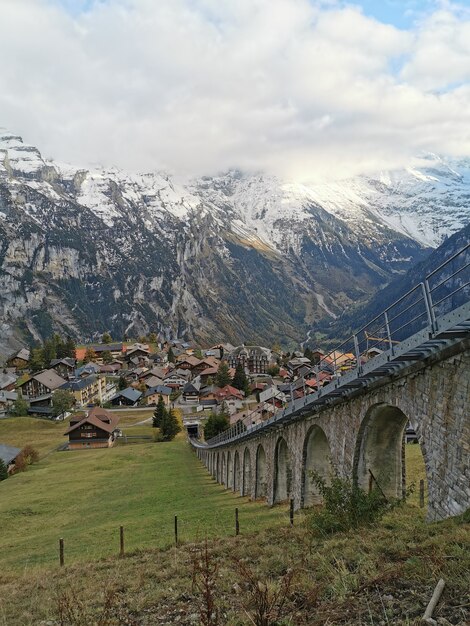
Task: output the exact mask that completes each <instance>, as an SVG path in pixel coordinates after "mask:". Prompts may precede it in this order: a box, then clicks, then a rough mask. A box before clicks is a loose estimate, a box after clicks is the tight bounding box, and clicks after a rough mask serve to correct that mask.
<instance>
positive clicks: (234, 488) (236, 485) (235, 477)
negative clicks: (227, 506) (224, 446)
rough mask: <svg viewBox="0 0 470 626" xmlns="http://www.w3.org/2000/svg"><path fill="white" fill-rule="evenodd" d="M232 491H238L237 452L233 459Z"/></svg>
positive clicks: (238, 461) (238, 463)
mask: <svg viewBox="0 0 470 626" xmlns="http://www.w3.org/2000/svg"><path fill="white" fill-rule="evenodd" d="M233 490H234V491H240V459H239V455H238V450H237V451H236V452H235V455H234V457H233Z"/></svg>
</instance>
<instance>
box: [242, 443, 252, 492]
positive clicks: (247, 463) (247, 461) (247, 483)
mask: <svg viewBox="0 0 470 626" xmlns="http://www.w3.org/2000/svg"><path fill="white" fill-rule="evenodd" d="M242 483H243V484H242V496H249V495H251V455H250V451H249V450H248V448H245V452H244V453H243V481H242Z"/></svg>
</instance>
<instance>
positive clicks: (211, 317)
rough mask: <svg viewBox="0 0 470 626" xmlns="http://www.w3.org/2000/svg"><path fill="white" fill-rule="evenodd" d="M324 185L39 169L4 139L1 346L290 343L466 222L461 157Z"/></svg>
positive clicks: (32, 155) (17, 144)
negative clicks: (75, 341)
mask: <svg viewBox="0 0 470 626" xmlns="http://www.w3.org/2000/svg"><path fill="white" fill-rule="evenodd" d="M424 165H425V167H422V168H420V169H419V170H417V169H409V170H406V171H401V172H389V173H382V174H380V175H378V176H377V177H376V178H373V177H367V178H366V177H362V178H356V179H353V180H349V181H340V182H337V183H334V184H332V183H330V184H324V185H299V184H293V183H289V182H288V181H282V180H280V179H278V178H276V177H272V176H267V175H260V174H258V175H248V174H243V173H240V172H236V171H232V172H228V173H226V174H223V175H220V176H214V177H203V178H200V179H198V180H193V181H190V182H184V181H178V180H177V179H176V178H175V177H170V176H168V175H167V174H165V173H161V172H156V173H150V174H139V175H137V174H129V173H126V172H122V171H120V170H118V169H115V168H94V169H86V168H78V167H73V166H70V165H64V164H60V163H56V162H52V161H46V160H44V159H43V157H42V156H41V153H40V151H39V150H38V149H37V148H35V147H33V146H28V145H26V144H24V143H23V141H22V139H21V138H20V137H18V136H15V135H13V134H11V133H9V132H7V131H0V241H1V256H0V288H1V291H0V324H1V326H0V346H3V349H4V350H6V349H7V348H9V347H10V346H13V345H14V338H20V337H21V338H22V339H23V340H28V339H31V338H39V337H42V336H44V335H46V334H48V333H50V332H51V331H52V330H58V331H60V332H64V333H65V332H68V333H72V334H73V335H75V336H77V337H78V336H80V337H88V336H90V335H91V334H92V333H93V332H101V331H103V330H111V331H112V333H113V334H114V335H115V336H116V337H119V336H122V335H123V334H124V333H127V334H130V335H133V336H135V335H138V334H142V333H144V332H147V331H148V330H149V329H151V330H154V331H159V332H161V333H162V334H166V335H170V334H173V335H183V334H184V335H186V336H187V337H190V338H194V339H196V340H199V341H216V340H218V339H226V340H229V341H232V342H234V343H235V342H238V341H241V340H246V341H262V342H265V343H270V342H272V341H274V340H281V341H284V342H285V343H289V342H290V343H296V342H297V341H298V340H299V339H301V338H302V337H303V336H304V335H305V330H306V328H307V326H309V325H310V324H311V323H312V322H313V321H315V320H317V319H318V318H319V317H321V316H323V315H330V316H335V315H337V314H338V313H340V312H341V311H342V310H343V309H344V307H346V306H348V304H350V303H351V302H356V301H358V300H360V299H363V298H365V297H366V296H368V295H370V294H371V293H373V292H374V291H376V290H377V289H378V288H379V287H380V286H383V285H384V284H385V283H387V282H388V281H389V280H390V279H391V278H392V277H393V276H394V275H397V274H400V273H402V272H404V271H405V270H407V269H408V268H409V267H410V266H411V265H412V264H413V263H414V262H416V261H418V260H420V259H421V258H423V257H424V256H425V255H426V254H427V253H428V248H427V246H436V245H437V244H438V243H439V242H440V241H441V240H442V239H443V238H444V237H446V236H448V235H450V234H452V233H453V232H455V231H456V230H458V229H459V228H461V227H462V226H464V225H465V224H466V223H468V222H469V221H470V208H469V203H468V198H469V193H470V163H469V162H465V161H460V162H450V161H445V160H443V159H440V158H438V157H429V158H428V160H427V161H426V162H425V163H424Z"/></svg>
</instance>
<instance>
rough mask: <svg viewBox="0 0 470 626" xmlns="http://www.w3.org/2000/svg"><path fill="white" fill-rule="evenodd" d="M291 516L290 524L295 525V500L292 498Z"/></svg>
mask: <svg viewBox="0 0 470 626" xmlns="http://www.w3.org/2000/svg"><path fill="white" fill-rule="evenodd" d="M289 517H290V525H291V526H293V525H294V500H293V498H291V499H290V509H289Z"/></svg>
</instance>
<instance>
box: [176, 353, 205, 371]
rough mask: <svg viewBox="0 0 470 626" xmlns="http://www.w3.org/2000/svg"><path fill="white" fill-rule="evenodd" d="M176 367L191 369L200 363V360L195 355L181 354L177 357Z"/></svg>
mask: <svg viewBox="0 0 470 626" xmlns="http://www.w3.org/2000/svg"><path fill="white" fill-rule="evenodd" d="M176 360H177V363H178V369H182V370H192V369H193V368H194V367H196V366H198V365H200V364H201V360H200V359H198V358H196V357H195V356H188V355H186V354H185V355H183V356H180V357H178V358H177V359H176Z"/></svg>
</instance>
